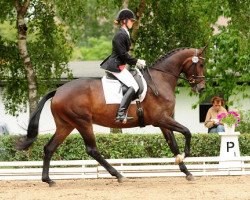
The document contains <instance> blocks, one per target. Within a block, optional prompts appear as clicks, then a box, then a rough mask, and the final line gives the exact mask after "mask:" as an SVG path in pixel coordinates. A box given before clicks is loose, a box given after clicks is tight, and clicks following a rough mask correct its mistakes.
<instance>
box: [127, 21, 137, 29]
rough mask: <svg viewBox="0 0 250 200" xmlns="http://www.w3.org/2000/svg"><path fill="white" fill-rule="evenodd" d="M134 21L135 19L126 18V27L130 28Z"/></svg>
mask: <svg viewBox="0 0 250 200" xmlns="http://www.w3.org/2000/svg"><path fill="white" fill-rule="evenodd" d="M134 22H135V20H133V19H128V23H127V26H128V29H131V28H132V27H133V24H134Z"/></svg>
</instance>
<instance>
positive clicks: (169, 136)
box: [160, 128, 194, 181]
mask: <svg viewBox="0 0 250 200" xmlns="http://www.w3.org/2000/svg"><path fill="white" fill-rule="evenodd" d="M160 129H161V131H162V133H163V135H164V137H165V139H166V141H167V143H168V145H169V148H170V149H171V151H172V153H173V154H174V156H175V157H176V163H177V164H178V165H179V168H180V170H181V172H183V173H184V174H186V179H187V180H189V181H192V180H194V177H193V175H192V174H191V173H190V172H189V171H188V169H187V167H186V165H185V164H184V162H183V160H180V161H178V159H177V158H178V156H180V151H179V147H178V144H177V142H176V139H175V137H174V133H173V131H170V130H168V129H166V128H160Z"/></svg>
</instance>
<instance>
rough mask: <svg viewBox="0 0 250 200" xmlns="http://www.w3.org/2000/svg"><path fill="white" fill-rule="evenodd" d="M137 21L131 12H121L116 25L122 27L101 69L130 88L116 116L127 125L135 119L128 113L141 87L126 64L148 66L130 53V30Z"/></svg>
mask: <svg viewBox="0 0 250 200" xmlns="http://www.w3.org/2000/svg"><path fill="white" fill-rule="evenodd" d="M135 20H136V19H135V15H134V13H133V12H132V11H131V10H129V9H122V10H121V11H119V13H118V15H117V17H116V20H115V21H114V23H115V24H116V25H120V29H119V31H118V32H117V33H116V34H115V36H114V37H113V40H112V53H111V55H110V56H109V57H107V58H106V59H105V60H104V61H103V62H102V63H101V68H103V69H105V70H106V71H108V72H109V73H112V74H113V75H114V76H115V77H116V78H117V79H119V80H120V81H121V82H122V83H123V84H125V85H126V86H127V87H128V90H127V92H126V93H125V94H124V96H123V99H122V101H121V104H120V107H119V109H118V112H117V116H116V121H117V122H123V123H126V120H128V119H133V117H127V115H126V111H127V109H128V107H129V105H130V103H131V101H132V99H133V97H134V95H135V93H136V92H137V91H138V90H139V86H138V84H137V82H136V81H135V79H134V77H133V76H132V74H131V73H130V72H129V71H128V70H127V69H126V64H129V65H136V66H137V67H138V68H143V67H145V65H146V62H145V60H141V59H137V58H133V57H132V56H130V55H129V53H128V52H129V49H130V46H131V42H130V34H129V31H128V30H129V29H131V28H132V26H133V24H134V22H135Z"/></svg>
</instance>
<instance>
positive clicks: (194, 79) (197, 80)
mask: <svg viewBox="0 0 250 200" xmlns="http://www.w3.org/2000/svg"><path fill="white" fill-rule="evenodd" d="M200 59H202V60H205V59H204V58H203V57H201V56H198V49H195V55H194V56H193V57H192V64H191V65H190V66H189V67H188V69H190V68H191V70H192V71H193V73H192V75H191V76H190V77H189V78H186V77H183V76H181V75H176V74H173V73H172V72H170V71H164V70H163V69H160V68H157V67H150V69H155V70H157V71H160V72H163V73H167V74H170V75H172V76H174V77H176V78H180V79H183V80H185V81H188V82H189V83H190V84H199V83H200V82H201V81H202V80H203V79H205V76H198V75H197V67H196V66H197V64H198V63H199V62H200ZM148 73H149V71H148Z"/></svg>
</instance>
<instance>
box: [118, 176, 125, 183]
mask: <svg viewBox="0 0 250 200" xmlns="http://www.w3.org/2000/svg"><path fill="white" fill-rule="evenodd" d="M117 180H118V183H123V182H124V181H126V178H125V177H124V176H122V177H120V178H118V179H117Z"/></svg>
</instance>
